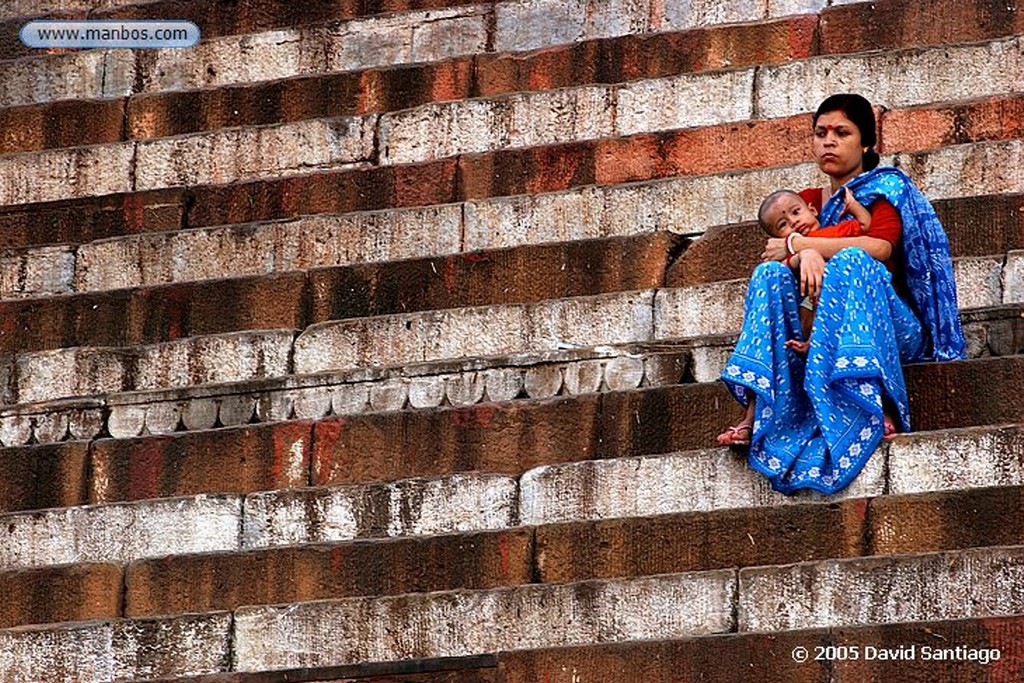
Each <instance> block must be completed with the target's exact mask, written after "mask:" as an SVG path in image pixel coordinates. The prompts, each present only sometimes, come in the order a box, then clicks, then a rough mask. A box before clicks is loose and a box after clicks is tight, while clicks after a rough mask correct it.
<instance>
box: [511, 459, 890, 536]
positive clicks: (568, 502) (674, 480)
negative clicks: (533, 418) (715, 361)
mask: <svg viewBox="0 0 1024 683" xmlns="http://www.w3.org/2000/svg"><path fill="white" fill-rule="evenodd" d="M884 477H885V453H884V451H882V450H879V451H877V452H876V453H874V454H873V455H872V457H871V459H870V460H868V464H867V465H866V466H865V468H864V470H863V471H862V472H861V474H860V475H859V476H858V477H857V478H856V479H855V480H854V482H853V483H852V484H851V485H850V486H849V487H848V488H847V489H845V490H843V491H842V492H840V493H839V494H836V495H833V496H823V495H822V494H819V493H816V492H813V491H805V492H800V493H799V494H797V495H793V496H785V495H783V494H781V493H778V492H776V491H773V490H772V489H771V485H770V484H769V483H768V480H767V479H766V478H765V477H764V476H762V475H760V474H758V473H757V472H755V471H754V470H752V469H750V467H749V466H747V464H746V460H745V458H744V457H743V455H741V454H737V453H734V452H732V451H730V450H728V449H724V448H715V449H707V450H703V451H688V452H684V453H673V454H670V455H664V456H647V457H639V458H614V459H607V460H591V461H584V462H578V463H567V464H557V465H546V466H543V467H538V468H536V469H533V470H530V471H529V472H527V473H525V474H524V475H523V476H522V478H521V483H520V486H521V492H520V513H519V514H520V520H521V522H522V523H523V524H526V525H535V524H558V523H563V522H572V521H577V520H587V519H610V518H615V517H650V516H654V515H664V514H675V513H684V512H707V511H712V510H723V509H734V508H746V507H765V506H773V505H790V504H793V503H808V502H831V501H835V500H844V499H848V498H862V497H865V496H872V495H881V494H882V493H883V492H884V490H885V480H884Z"/></svg>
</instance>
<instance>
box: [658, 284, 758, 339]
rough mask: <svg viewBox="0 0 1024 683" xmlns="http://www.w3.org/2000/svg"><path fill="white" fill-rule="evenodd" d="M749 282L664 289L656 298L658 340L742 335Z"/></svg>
mask: <svg viewBox="0 0 1024 683" xmlns="http://www.w3.org/2000/svg"><path fill="white" fill-rule="evenodd" d="M747 283H748V280H723V281H722V282H710V283H708V284H703V285H694V286H691V287H676V288H671V289H661V290H659V291H658V294H657V296H656V297H655V303H654V306H655V336H656V338H658V339H668V338H673V337H705V336H710V335H718V334H732V333H736V332H739V330H740V327H741V326H742V325H743V300H744V296H745V295H746V291H747Z"/></svg>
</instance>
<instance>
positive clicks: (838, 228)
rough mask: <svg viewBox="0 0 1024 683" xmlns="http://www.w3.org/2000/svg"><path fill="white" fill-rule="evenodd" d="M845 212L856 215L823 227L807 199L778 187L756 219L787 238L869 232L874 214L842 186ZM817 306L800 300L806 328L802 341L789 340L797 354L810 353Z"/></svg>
mask: <svg viewBox="0 0 1024 683" xmlns="http://www.w3.org/2000/svg"><path fill="white" fill-rule="evenodd" d="M842 192H843V202H844V213H849V214H850V215H852V216H853V218H851V219H849V220H845V221H842V222H841V223H837V224H835V225H830V226H829V227H827V228H823V227H821V223H820V222H818V211H817V210H816V209H815V208H814V207H813V206H811V205H810V204H808V203H807V202H806V201H804V198H803V197H801V196H800V195H799V194H797V193H796V192H793V191H792V190H777V191H775V192H772V193H771V194H770V195H768V196H767V197H765V200H764V201H763V202H761V208H760V209H758V211H757V222H758V224H760V226H761V229H763V230H764V231H765V232H766V233H768V235H769V236H771V237H778V238H782V239H786V238H787V237H789V236H790V235H791V234H793V233H799V234H801V235H809V234H811V233H813V237H829V238H832V237H857V236H860V235H865V234H867V232H868V230H870V229H871V213H870V212H869V211H868V210H867V209H866V208H864V206H863V205H862V204H861V203H860V202H858V201H857V200H856V199H854V198H853V193H852V192H850V191H849V190H848V189H847V188H845V187H844V188H843V189H842ZM814 305H815V302H813V301H811V299H810V297H804V299H803V300H802V301H801V302H800V327H801V329H802V331H803V337H804V338H803V341H797V340H795V339H790V340H789V341H787V342H786V346H787V347H788V348H791V349H793V350H794V351H796V352H797V353H807V348H808V346H809V344H810V343H809V341H808V340H809V339H810V337H811V326H812V325H813V323H814Z"/></svg>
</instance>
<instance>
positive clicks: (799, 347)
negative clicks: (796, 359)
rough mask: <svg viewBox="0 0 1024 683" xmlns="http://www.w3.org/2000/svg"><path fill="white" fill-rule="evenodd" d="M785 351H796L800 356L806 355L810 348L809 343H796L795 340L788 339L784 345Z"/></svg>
mask: <svg viewBox="0 0 1024 683" xmlns="http://www.w3.org/2000/svg"><path fill="white" fill-rule="evenodd" d="M785 347H786V348H787V349H792V350H793V351H796V352H797V353H799V354H800V355H801V356H806V355H807V349H809V348H811V342H806V341H797V340H796V339H790V340H788V341H787V342H786V343H785Z"/></svg>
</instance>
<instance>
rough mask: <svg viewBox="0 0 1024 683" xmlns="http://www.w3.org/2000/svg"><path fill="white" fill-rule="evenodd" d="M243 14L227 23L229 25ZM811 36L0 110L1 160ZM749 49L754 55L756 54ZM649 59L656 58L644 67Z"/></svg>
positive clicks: (778, 51) (723, 55) (430, 98)
mask: <svg viewBox="0 0 1024 683" xmlns="http://www.w3.org/2000/svg"><path fill="white" fill-rule="evenodd" d="M281 7H282V6H281V5H280V4H279V3H274V9H273V10H268V11H276V12H281V11H284V12H290V11H291V10H288V9H285V10H281V9H280V8H281ZM204 8H209V9H210V10H211V11H221V7H220V6H218V5H214V6H209V5H205V4H204ZM826 11H830V10H826ZM244 16H245V15H240V14H234V15H233V17H232V18H235V17H244ZM179 18H180V17H179ZM197 23H198V22H197ZM199 25H200V26H202V24H201V23H200V24H199ZM816 27H817V17H816V16H814V15H808V16H802V17H793V18H789V19H783V20H769V21H762V22H758V23H754V24H737V25H723V26H709V27H702V28H693V29H689V30H685V31H676V32H670V33H655V34H647V35H642V36H639V35H635V34H634V35H625V36H621V37H618V38H611V39H597V40H588V41H584V42H581V43H577V44H575V45H570V46H564V47H560V48H548V49H545V50H543V51H540V52H537V53H520V52H514V53H500V54H496V53H481V54H477V55H471V56H464V57H456V58H452V59H445V60H441V61H439V62H425V63H418V64H410V65H397V66H382V67H378V68H371V69H367V70H365V71H346V72H340V73H325V74H320V75H313V76H294V77H291V78H285V79H282V80H278V81H269V82H258V83H254V84H249V85H236V86H226V87H225V86H222V87H216V88H204V89H192V90H185V91H171V92H157V93H141V94H134V95H131V96H130V97H128V98H127V99H125V98H118V99H106V100H78V101H69V100H62V101H56V102H46V103H41V104H31V105H21V106H15V107H7V108H5V109H2V110H0V122H2V123H3V124H5V126H9V127H10V131H11V132H10V133H9V134H7V135H5V136H4V139H3V140H0V153H12V152H28V151H38V150H42V149H51V148H60V147H78V146H82V145H92V144H101V143H112V142H118V141H122V140H125V139H136V140H147V139H154V138H163V137H171V136H176V135H183V134H188V133H199V132H202V131H210V130H216V129H219V128H228V127H235V126H241V125H249V126H252V125H267V124H273V123H287V122H296V121H302V120H306V119H322V118H336V117H340V116H361V115H365V114H371V113H383V112H388V111H398V110H401V109H407V108H409V107H414V106H418V105H422V104H427V103H429V102H436V101H443V100H454V99H468V98H475V97H493V96H497V95H507V94H510V93H513V92H519V91H525V90H546V89H547V90H550V89H554V88H560V87H568V86H570V85H576V86H578V85H582V84H585V83H605V84H612V83H620V82H625V81H630V80H636V79H639V78H645V77H646V78H651V77H663V76H669V75H673V74H678V73H681V72H692V71H700V70H707V69H721V68H724V67H726V66H729V67H741V66H754V65H758V64H768V63H777V62H780V61H785V60H789V59H796V58H803V57H808V56H810V55H811V54H813V40H814V36H815V33H816ZM16 34H17V31H13V32H12V35H16ZM998 35H999V34H993V35H992V36H991V37H993V38H995V37H998ZM753 45H758V46H761V49H759V50H757V51H755V50H754V49H753V48H752V47H751V46H753ZM764 46H770V48H765V47H764ZM0 49H2V47H0ZM709 50H712V53H711V54H710V55H709V54H708V51H709ZM651 54H655V55H657V56H658V59H657V60H652V59H649V58H648V57H649V56H650V55H651ZM709 56H710V57H711V60H710V61H709V60H708V57H709ZM474 74H475V77H474ZM81 107H89V111H90V114H91V116H90V118H89V119H87V120H82V119H81V113H82V109H81ZM45 120H60V121H61V125H59V126H54V125H52V124H51V125H50V126H49V127H44V126H42V125H41V122H42V121H45ZM33 124H35V125H33Z"/></svg>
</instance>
